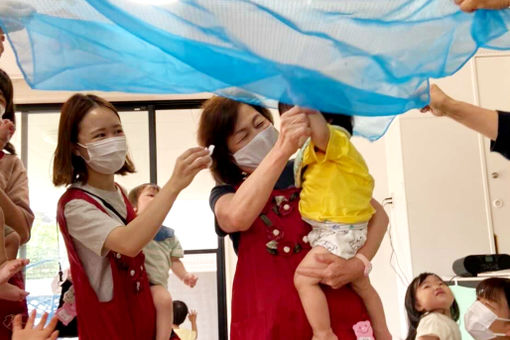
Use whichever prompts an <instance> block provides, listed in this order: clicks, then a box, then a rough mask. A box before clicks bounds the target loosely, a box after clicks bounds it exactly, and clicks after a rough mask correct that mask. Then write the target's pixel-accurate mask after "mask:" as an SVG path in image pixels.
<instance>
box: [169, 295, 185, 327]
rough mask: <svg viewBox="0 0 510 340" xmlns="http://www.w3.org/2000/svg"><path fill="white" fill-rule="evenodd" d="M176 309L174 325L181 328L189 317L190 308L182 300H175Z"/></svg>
mask: <svg viewBox="0 0 510 340" xmlns="http://www.w3.org/2000/svg"><path fill="white" fill-rule="evenodd" d="M173 307H174V325H177V326H179V325H180V324H181V323H183V322H184V320H186V316H187V315H188V312H189V311H188V306H186V304H185V303H184V302H182V301H180V300H175V301H174V302H173Z"/></svg>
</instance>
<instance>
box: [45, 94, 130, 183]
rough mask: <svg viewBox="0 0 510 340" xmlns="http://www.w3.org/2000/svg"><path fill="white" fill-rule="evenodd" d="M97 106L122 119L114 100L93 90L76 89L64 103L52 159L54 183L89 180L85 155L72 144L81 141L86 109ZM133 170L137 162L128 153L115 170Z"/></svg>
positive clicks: (121, 173) (118, 172)
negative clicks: (86, 92)
mask: <svg viewBox="0 0 510 340" xmlns="http://www.w3.org/2000/svg"><path fill="white" fill-rule="evenodd" d="M97 107H104V108H107V109H109V110H111V111H112V112H113V113H115V114H116V115H117V117H119V119H120V116H119V113H118V112H117V110H116V109H115V107H114V106H113V105H112V104H111V103H109V102H108V101H106V100H104V99H103V98H101V97H98V96H95V95H93V94H79V93H77V94H75V95H73V96H72V97H71V98H69V99H68V100H67V101H66V102H65V103H64V105H63V106H62V110H61V113H60V122H59V125H58V143H57V148H56V149H55V157H54V160H53V184H54V185H56V186H59V185H69V184H72V183H76V182H81V183H83V184H85V183H87V180H88V172H87V166H86V163H85V161H84V160H83V158H81V157H80V156H77V155H75V154H74V152H73V148H74V145H75V144H77V143H78V133H79V126H80V123H81V121H82V120H83V118H84V117H85V116H86V115H87V113H89V112H90V111H91V110H93V109H94V108H97ZM133 172H135V166H134V164H133V162H132V161H131V159H130V158H129V156H126V162H125V163H124V165H123V166H122V168H121V169H120V170H119V171H117V172H116V174H119V175H125V174H127V173H133Z"/></svg>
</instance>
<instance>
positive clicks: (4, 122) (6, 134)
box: [0, 119, 16, 149]
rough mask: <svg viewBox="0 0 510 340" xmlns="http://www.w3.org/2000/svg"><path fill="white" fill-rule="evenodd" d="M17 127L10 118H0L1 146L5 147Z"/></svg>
mask: <svg viewBox="0 0 510 340" xmlns="http://www.w3.org/2000/svg"><path fill="white" fill-rule="evenodd" d="M14 131H16V128H15V126H14V124H13V122H11V121H10V120H9V119H0V146H1V148H2V149H3V148H4V147H5V144H7V143H8V142H9V140H10V139H11V137H12V135H13V134H14Z"/></svg>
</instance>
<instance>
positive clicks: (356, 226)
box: [304, 219, 368, 260]
mask: <svg viewBox="0 0 510 340" xmlns="http://www.w3.org/2000/svg"><path fill="white" fill-rule="evenodd" d="M304 220H305V221H306V222H307V223H309V224H310V225H311V226H312V231H310V233H309V234H308V242H310V246H312V247H317V246H321V247H324V248H326V249H327V250H328V251H329V252H330V253H332V254H335V255H336V256H340V257H341V258H344V259H346V260H348V259H350V258H351V257H354V255H356V253H357V252H358V250H359V248H361V247H363V245H364V244H365V242H366V241H367V225H368V222H362V223H353V224H342V223H334V222H318V221H313V220H308V219H304Z"/></svg>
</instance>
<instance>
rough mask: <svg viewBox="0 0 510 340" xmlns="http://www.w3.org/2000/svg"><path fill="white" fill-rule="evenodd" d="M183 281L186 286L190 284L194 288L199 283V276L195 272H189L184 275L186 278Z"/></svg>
mask: <svg viewBox="0 0 510 340" xmlns="http://www.w3.org/2000/svg"><path fill="white" fill-rule="evenodd" d="M183 281H184V284H185V285H186V286H189V287H191V288H193V287H195V285H196V284H197V281H198V276H196V275H195V274H191V273H187V274H186V275H185V276H184V280H183Z"/></svg>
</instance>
